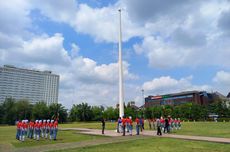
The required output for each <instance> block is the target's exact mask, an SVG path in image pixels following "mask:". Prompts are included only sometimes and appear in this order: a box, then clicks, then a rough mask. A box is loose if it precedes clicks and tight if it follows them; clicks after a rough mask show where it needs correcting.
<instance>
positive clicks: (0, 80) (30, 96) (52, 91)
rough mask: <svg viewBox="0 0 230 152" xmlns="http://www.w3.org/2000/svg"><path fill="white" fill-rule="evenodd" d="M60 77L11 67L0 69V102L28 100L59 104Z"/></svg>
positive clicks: (49, 72) (46, 72) (49, 73)
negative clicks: (10, 99)
mask: <svg viewBox="0 0 230 152" xmlns="http://www.w3.org/2000/svg"><path fill="white" fill-rule="evenodd" d="M58 88H59V75H56V74H52V72H51V71H37V70H29V69H23V68H17V67H14V66H10V65H4V66H3V67H0V102H3V101H5V99H6V98H14V99H16V100H21V99H26V100H29V102H32V103H36V102H39V101H44V102H45V103H47V105H49V104H51V103H57V102H58Z"/></svg>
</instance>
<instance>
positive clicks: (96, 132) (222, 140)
mask: <svg viewBox="0 0 230 152" xmlns="http://www.w3.org/2000/svg"><path fill="white" fill-rule="evenodd" d="M62 130H78V131H80V133H83V134H89V135H101V130H99V129H85V128H63V129H62ZM135 134H136V131H134V132H133V135H134V136H136V135H135ZM140 134H141V135H144V136H155V137H156V136H157V135H156V131H149V130H145V131H143V132H141V133H140ZM121 135H122V134H121V133H117V132H116V131H115V130H105V134H104V136H110V137H118V136H121ZM126 135H128V133H126ZM161 137H167V138H177V139H186V140H197V141H209V142H217V143H227V144H230V138H219V137H204V136H190V135H177V134H163V135H162V136H161Z"/></svg>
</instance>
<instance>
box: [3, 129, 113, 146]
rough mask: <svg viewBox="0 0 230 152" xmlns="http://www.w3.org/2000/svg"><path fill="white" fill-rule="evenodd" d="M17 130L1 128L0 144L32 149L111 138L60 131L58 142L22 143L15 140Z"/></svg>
mask: <svg viewBox="0 0 230 152" xmlns="http://www.w3.org/2000/svg"><path fill="white" fill-rule="evenodd" d="M15 134H16V129H15V126H4V127H0V144H3V145H4V144H12V145H13V146H14V147H16V148H19V147H30V146H39V145H46V144H57V143H68V142H78V141H87V140H97V139H101V138H109V137H103V136H90V135H84V134H79V133H78V132H77V131H59V132H58V136H57V140H56V141H50V140H45V139H41V140H40V141H36V140H33V139H26V141H25V142H21V141H18V140H16V139H15Z"/></svg>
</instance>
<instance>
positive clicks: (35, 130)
mask: <svg viewBox="0 0 230 152" xmlns="http://www.w3.org/2000/svg"><path fill="white" fill-rule="evenodd" d="M37 126H38V120H36V121H35V123H34V140H35V139H36V138H37Z"/></svg>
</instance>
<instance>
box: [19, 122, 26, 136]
mask: <svg viewBox="0 0 230 152" xmlns="http://www.w3.org/2000/svg"><path fill="white" fill-rule="evenodd" d="M25 128H26V124H25V120H22V124H21V126H20V130H21V134H20V140H21V141H25Z"/></svg>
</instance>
